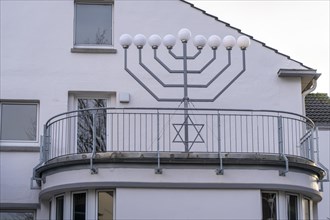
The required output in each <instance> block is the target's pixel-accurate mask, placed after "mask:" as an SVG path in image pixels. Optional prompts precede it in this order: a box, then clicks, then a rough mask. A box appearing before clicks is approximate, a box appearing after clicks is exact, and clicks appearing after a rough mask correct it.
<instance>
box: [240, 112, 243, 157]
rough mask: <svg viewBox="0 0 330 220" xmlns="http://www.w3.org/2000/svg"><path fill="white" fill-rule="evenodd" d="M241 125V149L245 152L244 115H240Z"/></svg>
mask: <svg viewBox="0 0 330 220" xmlns="http://www.w3.org/2000/svg"><path fill="white" fill-rule="evenodd" d="M240 127H241V139H240V140H241V141H240V142H241V151H242V152H243V118H242V115H240Z"/></svg>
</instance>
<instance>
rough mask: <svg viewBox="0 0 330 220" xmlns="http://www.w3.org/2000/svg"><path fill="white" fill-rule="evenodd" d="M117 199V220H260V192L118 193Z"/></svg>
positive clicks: (165, 190)
mask: <svg viewBox="0 0 330 220" xmlns="http://www.w3.org/2000/svg"><path fill="white" fill-rule="evenodd" d="M116 196H117V201H116V217H117V219H205V216H207V219H261V201H260V191H258V190H188V189H187V190H175V189H117V191H116ZM251 201H253V202H251ZM127 210H130V211H127Z"/></svg>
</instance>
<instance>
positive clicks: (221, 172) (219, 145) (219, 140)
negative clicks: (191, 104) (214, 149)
mask: <svg viewBox="0 0 330 220" xmlns="http://www.w3.org/2000/svg"><path fill="white" fill-rule="evenodd" d="M212 117H213V115H212ZM217 119H218V123H217V124H218V129H217V130H218V138H217V139H218V154H219V163H220V164H219V168H218V169H217V170H216V174H217V175H223V173H224V171H223V164H222V155H221V139H220V137H221V130H220V129H221V126H220V112H219V111H218V114H217ZM212 121H213V119H212ZM212 139H213V138H212Z"/></svg>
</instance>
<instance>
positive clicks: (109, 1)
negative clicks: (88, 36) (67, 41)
mask: <svg viewBox="0 0 330 220" xmlns="http://www.w3.org/2000/svg"><path fill="white" fill-rule="evenodd" d="M77 4H81V5H111V42H110V44H77V43H76V28H77ZM113 20H114V1H113V0H75V1H74V16H73V48H72V49H71V52H82V53H85V52H88V51H85V50H79V49H91V50H93V49H105V50H106V49H113V48H114V22H113ZM91 52H93V51H91ZM105 52H106V51H105ZM109 52H110V53H115V52H116V51H109ZM94 53H102V51H94Z"/></svg>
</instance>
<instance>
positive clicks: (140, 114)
mask: <svg viewBox="0 0 330 220" xmlns="http://www.w3.org/2000/svg"><path fill="white" fill-rule="evenodd" d="M139 116H140V123H139V125H140V129H139V130H140V151H141V149H142V113H139Z"/></svg>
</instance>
